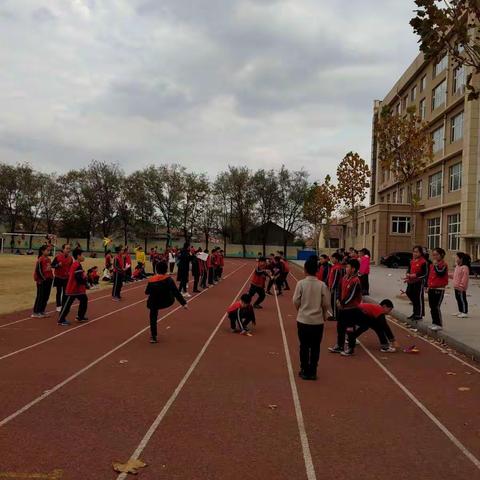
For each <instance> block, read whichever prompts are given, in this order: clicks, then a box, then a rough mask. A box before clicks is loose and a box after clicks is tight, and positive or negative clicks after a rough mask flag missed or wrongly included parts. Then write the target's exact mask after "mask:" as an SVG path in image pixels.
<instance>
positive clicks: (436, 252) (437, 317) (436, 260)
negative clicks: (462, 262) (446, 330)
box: [427, 248, 448, 331]
mask: <svg viewBox="0 0 480 480" xmlns="http://www.w3.org/2000/svg"><path fill="white" fill-rule="evenodd" d="M444 259H445V250H444V249H443V248H434V249H433V251H432V264H431V265H430V271H429V275H428V284H427V285H428V304H429V306H430V313H431V315H432V326H431V327H429V328H430V330H433V331H437V330H441V329H442V310H441V308H442V302H443V297H444V296H445V288H446V287H447V285H448V265H447V264H446V263H445V260H444Z"/></svg>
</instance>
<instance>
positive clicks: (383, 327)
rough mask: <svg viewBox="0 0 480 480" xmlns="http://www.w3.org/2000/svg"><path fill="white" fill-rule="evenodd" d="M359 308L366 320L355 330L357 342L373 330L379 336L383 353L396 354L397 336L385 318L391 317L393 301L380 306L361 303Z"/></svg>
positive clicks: (384, 302) (383, 302) (384, 301)
mask: <svg viewBox="0 0 480 480" xmlns="http://www.w3.org/2000/svg"><path fill="white" fill-rule="evenodd" d="M359 308H360V310H361V311H362V313H363V315H364V318H363V320H362V322H361V323H360V325H358V328H357V329H356V330H355V340H356V339H357V338H358V337H360V335H362V334H363V333H364V332H366V331H367V330H368V329H369V328H371V329H372V330H374V332H375V333H376V334H377V337H378V340H379V341H380V351H381V352H383V353H394V352H396V348H395V346H396V341H395V336H394V335H393V332H392V330H391V328H390V326H389V325H388V322H387V319H386V317H385V315H389V314H390V313H391V311H392V310H393V303H392V301H391V300H388V299H385V300H382V301H381V302H380V304H379V305H377V304H376V303H361V304H360V307H359Z"/></svg>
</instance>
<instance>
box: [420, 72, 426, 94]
mask: <svg viewBox="0 0 480 480" xmlns="http://www.w3.org/2000/svg"><path fill="white" fill-rule="evenodd" d="M426 86H427V76H426V75H424V76H423V77H422V78H421V79H420V91H421V92H423V91H424V90H425V87H426Z"/></svg>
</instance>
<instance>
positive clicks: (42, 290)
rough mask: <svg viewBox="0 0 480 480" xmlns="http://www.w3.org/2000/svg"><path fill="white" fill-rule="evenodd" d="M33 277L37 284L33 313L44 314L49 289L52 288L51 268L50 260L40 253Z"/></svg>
mask: <svg viewBox="0 0 480 480" xmlns="http://www.w3.org/2000/svg"><path fill="white" fill-rule="evenodd" d="M33 279H34V280H35V283H36V284H37V295H36V297H35V303H34V305H33V313H34V314H35V315H40V314H44V313H45V310H46V308H47V303H48V299H49V298H50V291H51V290H52V282H53V270H52V262H51V261H50V258H49V257H45V256H44V255H42V256H41V257H38V258H37V261H36V262H35V270H34V272H33Z"/></svg>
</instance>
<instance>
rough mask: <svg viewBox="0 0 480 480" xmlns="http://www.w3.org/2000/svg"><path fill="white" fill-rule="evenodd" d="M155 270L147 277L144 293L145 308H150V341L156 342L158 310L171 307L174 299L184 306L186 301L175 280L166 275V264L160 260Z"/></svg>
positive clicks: (185, 306)
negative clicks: (145, 298) (154, 272)
mask: <svg viewBox="0 0 480 480" xmlns="http://www.w3.org/2000/svg"><path fill="white" fill-rule="evenodd" d="M156 268H157V272H156V275H153V276H152V277H150V278H149V280H148V283H147V288H146V289H145V294H146V295H148V300H147V308H148V309H149V310H150V333H151V338H150V343H158V342H157V321H158V311H159V310H162V309H165V308H169V307H171V306H172V305H173V304H174V303H175V300H177V301H178V303H180V305H182V306H183V307H184V308H187V301H186V300H185V299H184V298H183V296H182V294H181V293H180V291H179V290H178V288H177V285H175V282H174V281H173V279H172V278H171V277H170V275H167V271H168V264H167V263H166V262H160V263H157V265H156Z"/></svg>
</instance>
